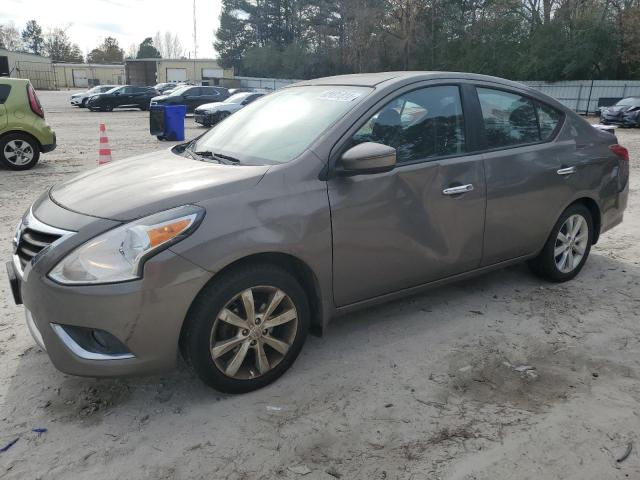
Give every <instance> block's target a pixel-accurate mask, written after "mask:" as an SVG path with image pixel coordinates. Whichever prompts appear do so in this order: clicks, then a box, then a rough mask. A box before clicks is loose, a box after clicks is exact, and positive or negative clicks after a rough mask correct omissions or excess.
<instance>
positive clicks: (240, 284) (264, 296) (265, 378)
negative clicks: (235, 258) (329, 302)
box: [180, 264, 310, 393]
mask: <svg viewBox="0 0 640 480" xmlns="http://www.w3.org/2000/svg"><path fill="white" fill-rule="evenodd" d="M247 292H250V294H247ZM278 292H279V293H278ZM282 295H284V296H282ZM276 296H279V298H280V300H279V302H276V301H273V302H272V299H274V298H276ZM248 297H250V298H251V299H252V300H251V302H249V303H250V304H254V310H255V312H256V313H257V315H255V316H254V317H252V316H251V314H247V310H246V309H245V306H244V305H245V302H246V298H248ZM272 303H274V304H276V307H275V308H273V309H272V312H271V313H272V314H271V315H269V309H270V306H271V304H272ZM223 311H224V312H231V313H227V314H225V316H227V315H229V316H228V317H227V318H228V320H223V319H221V317H222V314H223ZM234 314H235V315H234ZM261 317H263V318H261ZM252 318H254V320H253V321H251V319H252ZM309 318H310V313H309V304H308V302H307V297H306V294H305V292H304V290H303V289H302V287H301V286H300V284H299V283H298V282H297V280H296V279H295V278H294V277H293V276H292V275H291V274H290V273H289V272H287V271H286V270H284V269H282V268H280V267H277V266H275V265H271V264H258V265H249V266H244V267H239V268H237V269H235V270H231V271H229V272H228V273H224V274H222V276H220V277H219V278H216V279H214V280H213V281H212V282H210V283H209V284H208V285H207V286H206V287H205V288H204V289H203V290H202V291H201V292H200V293H199V294H198V296H197V297H196V299H195V300H194V302H193V304H192V305H191V308H190V309H189V313H188V314H187V318H186V321H185V326H184V328H183V333H182V337H181V340H180V347H181V351H182V354H183V356H184V358H185V360H186V362H187V364H188V365H190V366H191V368H192V369H193V370H194V371H195V373H196V374H197V375H198V376H199V377H200V379H201V380H202V381H203V382H204V383H206V384H207V385H209V386H210V387H213V388H215V389H216V390H219V391H221V392H225V393H245V392H250V391H252V390H256V389H259V388H262V387H264V386H266V385H268V384H270V383H271V382H274V381H275V380H277V379H278V378H279V377H280V376H281V375H282V374H283V373H284V372H285V371H286V370H287V369H288V368H289V367H290V366H291V365H292V364H293V362H294V361H295V359H296V358H297V356H298V354H299V353H300V350H301V349H302V346H303V344H304V342H305V340H306V337H307V332H308V330H309ZM247 319H248V320H250V322H247ZM229 320H231V321H233V323H228V321H229ZM276 320H277V321H283V320H286V321H283V322H282V323H281V324H276V325H274V326H273V327H266V326H267V325H268V324H269V322H270V321H276ZM262 321H264V325H262V324H261V322H262ZM245 327H246V328H245ZM265 327H266V329H265ZM274 340H275V341H274ZM224 342H230V343H227V344H225V343H224ZM216 345H217V346H218V347H217V349H218V355H217V357H216V358H214V356H215V353H214V352H215V350H216V347H215V346H216ZM221 345H222V346H221ZM272 345H275V346H276V347H278V350H276V349H275V348H274V347H273V346H272ZM260 353H262V354H263V355H260ZM239 359H242V360H240V361H238V360H239ZM260 359H263V361H262V362H261V361H260ZM265 359H266V362H265ZM234 362H235V363H234ZM238 365H239V368H238V367H237V366H238ZM263 369H264V371H263V372H261V370H263Z"/></svg>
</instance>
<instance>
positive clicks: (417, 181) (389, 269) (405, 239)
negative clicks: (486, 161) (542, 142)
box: [328, 84, 485, 306]
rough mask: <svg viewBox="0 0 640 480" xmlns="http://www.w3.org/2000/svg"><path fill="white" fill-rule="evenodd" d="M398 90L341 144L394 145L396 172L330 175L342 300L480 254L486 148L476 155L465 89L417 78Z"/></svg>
mask: <svg viewBox="0 0 640 480" xmlns="http://www.w3.org/2000/svg"><path fill="white" fill-rule="evenodd" d="M419 85H420V84H419ZM423 85H424V84H423ZM402 92H404V93H402ZM398 93H399V95H398V96H396V97H395V98H393V99H392V98H389V97H388V99H387V100H385V101H382V102H381V103H380V104H378V105H377V106H376V107H373V108H372V109H371V110H370V113H369V114H368V115H366V116H365V117H364V118H362V120H361V121H360V122H359V124H356V125H355V126H354V127H353V128H352V129H351V131H350V132H349V133H348V135H347V137H346V140H344V141H343V142H342V144H341V145H340V146H338V150H337V152H336V155H337V156H338V157H339V155H340V154H341V153H343V152H344V151H346V149H348V148H350V147H352V146H354V145H356V144H358V143H362V142H367V141H372V142H378V143H383V144H385V145H389V146H392V147H394V148H396V151H397V162H398V163H397V166H396V168H395V169H394V170H392V171H390V172H385V173H377V174H369V175H358V176H353V177H335V178H332V179H330V180H329V181H328V189H329V202H330V206H331V222H332V230H333V272H334V279H333V282H334V300H335V303H336V305H337V306H344V305H348V304H352V303H355V302H358V301H361V300H366V299H368V298H372V297H375V296H378V295H383V294H386V293H391V292H394V291H398V290H401V289H404V288H409V287H413V286H417V285H420V284H424V283H427V282H430V281H433V280H437V279H440V278H443V277H447V276H450V275H455V274H457V273H461V272H465V271H468V270H473V269H474V268H477V267H478V266H479V264H480V261H481V257H482V235H483V228H484V212H485V185H484V170H483V163H482V155H480V154H469V143H468V137H469V134H470V132H472V131H473V128H472V126H471V125H468V124H467V123H466V119H465V118H464V117H463V115H462V104H461V95H460V88H459V87H458V86H457V85H434V86H423V87H421V88H420V87H419V86H418V85H417V86H411V87H406V88H405V89H403V90H400V91H399V92H398ZM456 192H459V193H456Z"/></svg>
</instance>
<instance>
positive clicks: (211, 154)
mask: <svg viewBox="0 0 640 480" xmlns="http://www.w3.org/2000/svg"><path fill="white" fill-rule="evenodd" d="M194 153H195V154H196V155H199V156H201V157H205V158H213V159H215V160H218V161H221V162H223V163H227V164H230V165H237V164H239V163H240V160H238V159H237V158H235V157H230V156H229V155H223V154H222V153H216V152H210V151H208V150H204V151H202V152H194Z"/></svg>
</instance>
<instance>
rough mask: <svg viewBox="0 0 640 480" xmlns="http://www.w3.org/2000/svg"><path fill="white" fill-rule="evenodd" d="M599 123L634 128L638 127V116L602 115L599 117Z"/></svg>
mask: <svg viewBox="0 0 640 480" xmlns="http://www.w3.org/2000/svg"><path fill="white" fill-rule="evenodd" d="M600 123H603V124H611V125H620V126H623V127H635V126H638V125H640V116H638V115H637V113H632V114H620V115H615V114H602V115H600Z"/></svg>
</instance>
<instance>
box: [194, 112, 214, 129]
mask: <svg viewBox="0 0 640 480" xmlns="http://www.w3.org/2000/svg"><path fill="white" fill-rule="evenodd" d="M216 117H217V114H215V113H201V112H195V113H194V115H193V119H194V121H195V122H196V123H199V124H200V125H206V126H211V125H214V124H216V123H217V122H218V120H217V118H216Z"/></svg>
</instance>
